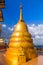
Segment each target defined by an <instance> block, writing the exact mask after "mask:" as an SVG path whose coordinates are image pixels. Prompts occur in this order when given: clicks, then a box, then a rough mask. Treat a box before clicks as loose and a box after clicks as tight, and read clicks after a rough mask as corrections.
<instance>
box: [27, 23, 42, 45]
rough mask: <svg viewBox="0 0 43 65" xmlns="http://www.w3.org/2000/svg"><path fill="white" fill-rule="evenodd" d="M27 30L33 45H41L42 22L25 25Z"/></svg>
mask: <svg viewBox="0 0 43 65" xmlns="http://www.w3.org/2000/svg"><path fill="white" fill-rule="evenodd" d="M27 26H28V30H29V31H30V33H31V34H32V36H33V40H34V44H35V45H43V24H38V25H35V24H32V25H27Z"/></svg>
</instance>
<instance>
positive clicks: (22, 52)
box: [6, 6, 37, 65]
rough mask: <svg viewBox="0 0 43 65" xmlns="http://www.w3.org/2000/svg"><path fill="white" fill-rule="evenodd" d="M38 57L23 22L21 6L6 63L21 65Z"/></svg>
mask: <svg viewBox="0 0 43 65" xmlns="http://www.w3.org/2000/svg"><path fill="white" fill-rule="evenodd" d="M15 48H16V49H15ZM18 49H19V50H18ZM16 56H17V57H16ZM36 56H37V53H36V49H35V48H34V45H33V40H32V38H31V34H30V33H29V32H28V28H27V25H26V24H25V22H24V20H23V16H22V6H20V19H19V21H18V23H17V24H16V26H15V28H14V32H13V34H12V36H11V39H10V42H9V48H8V49H7V52H6V62H7V65H19V63H20V65H21V64H22V63H24V62H26V61H27V60H29V59H32V58H34V57H36ZM16 58H17V59H18V60H17V59H16ZM15 61H16V62H15ZM13 62H14V63H13Z"/></svg>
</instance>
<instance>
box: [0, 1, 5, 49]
mask: <svg viewBox="0 0 43 65" xmlns="http://www.w3.org/2000/svg"><path fill="white" fill-rule="evenodd" d="M3 8H5V0H0V50H1V49H4V46H5V44H4V39H3V38H2V36H1V35H2V22H3V12H2V9H3Z"/></svg>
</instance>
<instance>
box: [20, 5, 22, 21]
mask: <svg viewBox="0 0 43 65" xmlns="http://www.w3.org/2000/svg"><path fill="white" fill-rule="evenodd" d="M22 18H23V16H22V4H20V20H22Z"/></svg>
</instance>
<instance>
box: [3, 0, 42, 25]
mask: <svg viewBox="0 0 43 65" xmlns="http://www.w3.org/2000/svg"><path fill="white" fill-rule="evenodd" d="M20 2H22V5H23V19H24V20H25V22H26V24H31V23H32V24H33V23H34V24H43V0H5V5H6V8H5V9H3V16H4V23H5V24H7V25H8V26H12V25H15V24H16V23H17V22H18V19H19V12H20Z"/></svg>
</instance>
